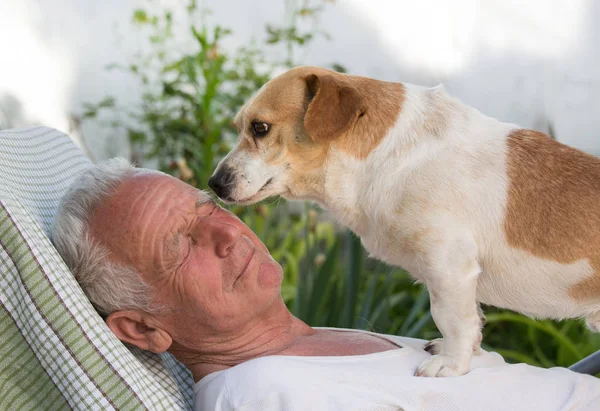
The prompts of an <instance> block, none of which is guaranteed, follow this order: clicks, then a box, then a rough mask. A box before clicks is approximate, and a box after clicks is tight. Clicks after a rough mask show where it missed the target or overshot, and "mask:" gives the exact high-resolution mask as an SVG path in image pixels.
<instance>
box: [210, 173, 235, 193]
mask: <svg viewBox="0 0 600 411" xmlns="http://www.w3.org/2000/svg"><path fill="white" fill-rule="evenodd" d="M233 181H234V174H233V170H232V169H231V168H230V167H227V166H224V167H221V169H220V170H219V171H218V172H217V173H215V174H213V176H212V177H211V178H210V179H209V180H208V186H209V187H210V188H212V190H213V191H214V192H215V194H216V195H218V196H219V198H221V199H223V200H229V199H230V197H229V196H230V195H231V191H232V189H233Z"/></svg>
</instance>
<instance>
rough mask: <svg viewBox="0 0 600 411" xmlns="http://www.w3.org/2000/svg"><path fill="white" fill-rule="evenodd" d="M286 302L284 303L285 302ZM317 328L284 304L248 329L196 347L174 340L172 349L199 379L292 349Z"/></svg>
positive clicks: (250, 325)
mask: <svg viewBox="0 0 600 411" xmlns="http://www.w3.org/2000/svg"><path fill="white" fill-rule="evenodd" d="M282 304H283V302H282ZM315 333H316V331H315V330H314V329H313V328H311V327H309V326H308V325H306V324H305V323H304V322H302V321H301V320H299V319H298V318H296V317H294V316H293V315H292V314H291V313H290V312H289V311H288V310H287V308H285V305H283V308H279V309H277V310H276V311H275V312H274V313H269V314H267V315H265V316H264V317H263V318H260V319H258V320H257V322H255V323H253V324H249V325H248V326H247V327H246V328H245V329H243V330H240V331H239V332H235V333H231V334H229V335H219V336H218V337H216V339H211V340H208V341H204V342H200V343H198V344H197V345H196V346H194V347H193V348H189V347H183V346H181V345H179V344H178V343H176V342H174V343H173V345H172V346H171V348H170V349H169V351H170V352H171V353H172V354H174V355H175V357H176V358H177V359H178V360H179V361H181V362H182V363H183V364H184V365H186V366H187V367H188V369H189V370H190V371H191V372H192V375H193V376H194V381H199V380H200V379H201V378H203V377H205V376H206V375H208V374H210V373H212V372H215V371H221V370H225V369H227V368H230V367H233V366H235V365H238V364H241V363H243V362H245V361H248V360H251V359H253V358H257V357H262V356H266V355H277V354H283V353H287V352H289V351H290V349H291V348H292V347H293V346H294V345H295V343H296V341H297V340H298V339H299V338H302V337H306V336H309V335H313V334H315Z"/></svg>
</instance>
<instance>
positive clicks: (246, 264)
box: [233, 248, 256, 286]
mask: <svg viewBox="0 0 600 411" xmlns="http://www.w3.org/2000/svg"><path fill="white" fill-rule="evenodd" d="M255 252H256V250H255V249H254V248H252V252H251V253H250V254H249V255H248V259H247V260H246V262H245V263H244V268H242V271H240V274H239V275H238V276H237V278H236V279H235V280H234V281H233V285H234V286H235V284H236V283H237V282H238V280H239V279H240V278H242V276H243V275H244V274H245V273H246V270H248V266H249V265H250V262H251V261H252V258H253V257H254V253H255Z"/></svg>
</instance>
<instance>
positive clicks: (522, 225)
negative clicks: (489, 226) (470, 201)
mask: <svg viewBox="0 0 600 411" xmlns="http://www.w3.org/2000/svg"><path fill="white" fill-rule="evenodd" d="M507 144H508V160H507V174H508V178H509V187H508V202H507V210H506V216H505V220H504V231H505V233H506V238H507V241H508V243H509V245H511V246H512V247H515V248H520V249H523V250H527V251H529V252H531V253H532V254H534V255H535V256H537V257H541V258H545V259H549V260H553V261H556V262H559V263H562V264H570V263H574V262H576V261H578V260H582V259H587V260H588V261H589V264H590V265H591V266H592V268H593V269H594V271H595V273H594V274H593V275H592V276H590V277H589V278H587V279H585V280H583V281H580V282H579V283H577V284H574V285H573V286H571V288H570V289H569V294H570V296H571V297H572V298H574V299H577V300H585V299H592V298H599V297H600V159H598V158H597V157H594V156H592V155H589V154H586V153H583V152H581V151H579V150H576V149H574V148H571V147H568V146H566V145H564V144H561V143H559V142H557V141H554V140H552V139H551V138H549V137H548V136H547V135H545V134H543V133H540V132H537V131H532V130H516V131H514V132H513V133H512V134H511V135H510V136H509V137H508V142H507Z"/></svg>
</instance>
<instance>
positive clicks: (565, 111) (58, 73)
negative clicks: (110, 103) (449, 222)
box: [0, 0, 600, 159]
mask: <svg viewBox="0 0 600 411" xmlns="http://www.w3.org/2000/svg"><path fill="white" fill-rule="evenodd" d="M156 2H157V1H156V0H155V1H154V2H153V3H151V4H156ZM163 2H170V3H172V4H175V3H177V1H175V0H163ZM140 4H144V2H143V1H142V0H135V1H133V0H128V1H125V0H103V1H102V2H100V1H91V0H60V1H59V0H38V1H35V0H0V107H2V105H3V104H4V107H6V106H7V105H8V106H11V107H13V110H12V111H13V114H12V115H11V119H12V122H13V123H15V124H16V125H20V124H22V123H27V122H31V121H35V122H38V123H43V124H47V125H51V126H54V127H57V128H59V129H63V130H65V131H68V121H67V114H68V113H69V112H72V111H75V112H77V111H79V112H80V111H81V109H80V108H81V103H82V102H83V101H95V100H98V99H100V98H101V97H103V96H105V95H107V94H110V95H114V96H116V97H117V98H118V99H119V101H120V102H121V103H123V104H135V102H136V101H137V98H136V96H137V92H138V87H137V85H136V84H135V82H134V81H133V80H132V79H131V78H130V77H128V76H126V75H123V74H121V73H119V72H115V71H111V72H106V71H105V70H104V66H105V65H106V64H108V63H111V62H114V61H120V62H123V61H126V57H127V55H129V54H131V53H133V52H135V51H136V50H138V49H140V48H141V47H142V46H143V37H142V36H140V35H139V33H137V32H136V30H134V29H133V28H132V26H131V25H130V24H129V21H130V18H131V11H132V10H133V9H134V8H136V7H137V6H139V5H140ZM204 4H205V5H206V6H207V7H209V8H211V9H212V10H213V15H212V16H211V17H209V19H208V20H209V22H217V23H219V24H221V25H224V26H227V27H230V28H232V29H233V30H234V36H233V37H232V38H231V39H229V40H228V42H226V44H225V46H226V47H234V46H235V45H238V44H243V43H245V42H247V41H248V39H250V38H253V37H254V38H260V37H262V36H263V30H264V29H263V28H264V23H265V22H267V21H271V22H279V21H280V20H281V18H282V16H283V12H284V6H283V0H261V1H258V0H254V1H246V0H210V1H208V0H207V1H205V2H204ZM154 7H156V6H154ZM594 20H600V4H599V2H594V1H593V0H554V1H545V0H527V1H518V0H453V1H452V2H448V1H446V0H419V1H414V0H411V1H408V0H388V1H386V0H338V1H336V2H335V3H333V4H329V5H328V6H327V7H326V11H325V13H324V14H323V16H322V19H321V24H320V25H321V28H323V29H324V30H325V31H327V32H328V33H329V34H330V35H331V36H332V37H333V40H332V41H327V40H324V39H321V40H319V41H317V42H316V43H315V44H314V46H313V47H312V49H311V50H310V51H309V52H308V53H307V54H306V55H305V56H303V62H304V63H306V64H328V63H331V62H339V63H341V64H343V65H344V66H346V68H347V69H348V70H349V71H350V72H352V73H355V74H362V75H367V76H372V77H377V78H381V79H386V80H394V81H407V82H412V83H419V84H424V85H436V84H438V83H443V84H445V86H446V88H447V89H448V90H449V92H450V93H451V94H453V95H456V96H457V97H459V98H461V99H463V100H464V101H465V102H467V103H468V104H471V105H473V106H475V107H477V108H478V109H480V110H481V111H483V112H484V113H486V114H488V115H491V116H494V117H497V118H499V119H502V120H505V121H512V122H517V123H519V124H521V125H523V126H525V127H532V128H537V129H540V130H542V131H547V122H548V121H552V122H553V123H554V127H555V131H556V134H557V136H558V138H559V140H561V141H563V142H566V143H567V144H571V145H574V146H576V147H579V148H582V149H584V150H587V151H589V152H593V153H595V154H600V98H599V97H598V96H600V70H598V67H600V29H599V28H598V27H597V26H596V25H594V24H593V22H594ZM115 25H117V29H116V28H115ZM180 29H182V30H183V29H185V28H183V27H182V28H180ZM117 31H118V32H119V33H121V37H120V38H119V37H118V36H117V35H116V33H117ZM269 52H270V53H279V52H280V51H279V50H270V51H269ZM7 95H10V96H12V98H13V101H14V99H16V100H18V101H19V102H20V104H21V105H22V111H23V113H22V115H21V116H19V115H18V113H14V111H15V110H14V107H15V105H14V104H7V101H8V97H6V96H7ZM3 96H4V97H3ZM3 102H4V103H3ZM5 111H11V110H10V107H9V110H6V108H5ZM9 114H10V113H9ZM19 117H21V118H19ZM2 121H3V120H2V117H0V125H1V124H2ZM85 132H86V136H87V139H88V140H89V143H90V146H91V148H92V150H93V151H94V153H95V156H96V157H97V158H99V159H102V158H106V157H107V156H110V155H114V154H118V153H122V154H123V155H127V151H126V148H127V147H126V144H125V142H124V141H123V139H122V138H121V136H111V135H110V133H109V132H107V131H106V130H102V129H99V128H97V127H94V126H92V125H91V126H89V127H86V129H85Z"/></svg>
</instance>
